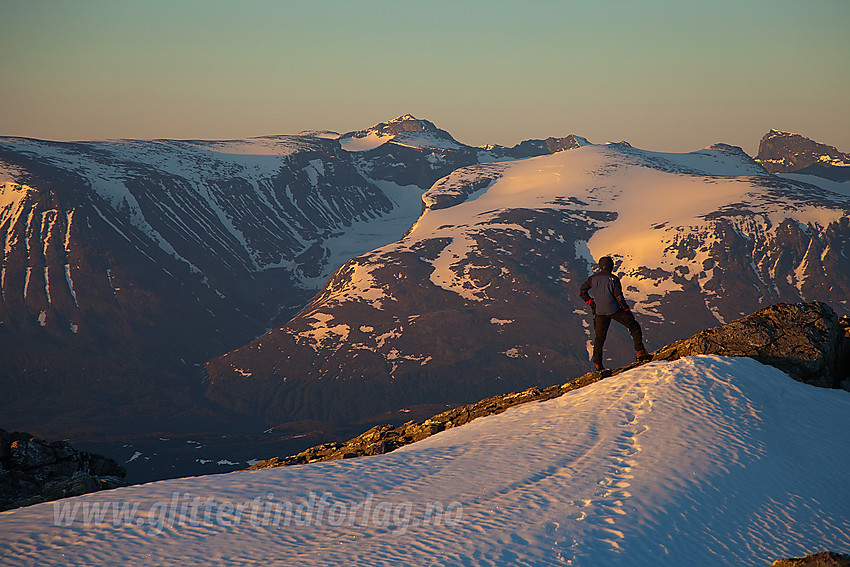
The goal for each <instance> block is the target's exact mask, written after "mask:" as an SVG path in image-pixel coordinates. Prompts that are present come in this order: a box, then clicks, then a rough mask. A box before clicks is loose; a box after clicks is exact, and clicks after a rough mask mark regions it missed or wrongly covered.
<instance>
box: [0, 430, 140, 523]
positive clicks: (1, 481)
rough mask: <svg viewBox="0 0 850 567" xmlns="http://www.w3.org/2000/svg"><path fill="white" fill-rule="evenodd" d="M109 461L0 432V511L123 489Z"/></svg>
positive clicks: (120, 475) (116, 469)
mask: <svg viewBox="0 0 850 567" xmlns="http://www.w3.org/2000/svg"><path fill="white" fill-rule="evenodd" d="M125 474H126V472H125V471H124V469H123V467H121V466H120V465H119V464H118V463H116V462H115V461H113V460H112V459H108V458H106V457H103V456H101V455H96V454H94V453H86V452H83V451H78V450H76V449H74V448H73V447H71V445H69V444H68V443H66V442H65V441H54V442H49V441H44V440H42V439H36V438H34V437H33V436H32V435H30V434H29V433H18V432H13V433H9V432H7V431H4V430H3V429H0V511H3V510H11V509H12V508H19V507H21V506H29V505H31V504H38V503H39V502H47V501H50V500H57V499H59V498H66V497H68V496H79V495H81V494H87V493H89V492H97V491H98V490H105V489H108V488H117V487H119V486H124V484H125V483H124V480H123V479H124V476H125Z"/></svg>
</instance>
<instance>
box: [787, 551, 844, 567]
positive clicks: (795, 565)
mask: <svg viewBox="0 0 850 567" xmlns="http://www.w3.org/2000/svg"><path fill="white" fill-rule="evenodd" d="M770 567H850V555H844V554H843V553H833V552H831V551H820V552H818V553H812V554H811V555H806V556H805V557H792V558H791V559H777V560H776V561H774V562H773V563H771V566H770Z"/></svg>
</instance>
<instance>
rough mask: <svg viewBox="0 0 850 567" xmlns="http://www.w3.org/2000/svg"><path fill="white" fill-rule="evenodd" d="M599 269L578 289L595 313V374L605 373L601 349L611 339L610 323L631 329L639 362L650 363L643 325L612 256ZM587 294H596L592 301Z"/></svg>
mask: <svg viewBox="0 0 850 567" xmlns="http://www.w3.org/2000/svg"><path fill="white" fill-rule="evenodd" d="M598 266H599V271H598V272H596V273H595V274H593V275H592V276H590V277H589V278H587V281H586V282H584V283H583V284H581V287H580V288H579V295H580V296H581V298H582V299H583V300H584V302H585V303H587V304H588V305H590V308H591V309H592V310H593V315H594V317H593V330H594V331H595V332H596V337H595V338H594V340H593V364H594V365H596V370H604V369H605V367H604V366H603V365H602V346H603V345H604V344H605V338H606V337H607V336H608V327H609V326H610V325H611V319H613V320H614V321H617V322H618V323H620V324H621V325H624V326H625V327H626V328H628V330H629V333H631V335H632V340H633V341H634V343H635V353H636V356H637V360H638V361H639V362H647V361H648V360H650V358H651V357H650V356H649V354H648V353H647V352H646V348H644V346H643V333H642V331H641V329H640V325H639V324H638V322H637V320H636V319H635V316H634V315H632V312H631V311H630V310H629V306H628V305H627V304H626V298H625V297H623V287H622V285H621V284H620V278H618V277H617V276H615V275H614V274H613V271H614V260H613V259H611V257H610V256H603V257H602V258H600V259H599V262H598ZM588 291H592V292H593V297H591V296H590V294H589V293H588Z"/></svg>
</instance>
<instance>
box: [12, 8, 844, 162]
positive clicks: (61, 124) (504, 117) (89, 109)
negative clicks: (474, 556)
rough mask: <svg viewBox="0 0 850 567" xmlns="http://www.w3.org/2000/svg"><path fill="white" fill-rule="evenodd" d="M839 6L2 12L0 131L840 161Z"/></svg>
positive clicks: (83, 136) (87, 136)
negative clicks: (401, 125) (400, 134)
mask: <svg viewBox="0 0 850 567" xmlns="http://www.w3.org/2000/svg"><path fill="white" fill-rule="evenodd" d="M848 29H850V1H848V0H807V1H802V0H791V1H786V0H711V1H709V0H705V1H698V2H697V1H689V0H645V1H631V0H581V1H572V0H553V1H548V0H541V1H534V0H528V1H525V2H518V1H503V0H486V1H485V0H477V1H476V0H420V1H417V2H413V1H407V0H339V1H336V0H304V1H287V0H279V1H275V0H240V1H238V2H237V1H227V2H226V1H221V0H178V1H174V0H167V1H163V0H144V1H142V0H137V1H132V2H131V1H125V0H73V1H67V0H58V1H45V0H0V71H2V85H0V135H15V136H27V137H34V138H45V139H55V140H72V139H76V140H82V139H102V138H238V137H249V136H261V135H267V134H294V133H297V132H299V131H301V130H305V129H328V130H335V131H338V132H346V131H349V130H356V129H361V128H366V127H369V126H371V125H373V124H375V123H377V122H381V121H385V120H388V119H391V118H394V117H396V116H399V115H401V114H404V113H411V114H413V115H415V116H417V117H419V118H427V119H429V120H431V121H432V122H434V123H436V124H437V126H439V127H441V128H443V129H446V130H448V131H449V132H451V133H452V134H453V135H454V137H455V138H456V139H458V140H459V141H461V142H464V143H467V144H471V145H480V144H486V143H498V144H504V145H513V144H516V143H518V142H520V141H521V140H523V139H527V138H545V137H547V136H565V135H567V134H570V133H575V134H579V135H583V136H585V137H587V138H588V139H590V141H592V142H605V141H616V140H628V141H629V142H631V143H632V144H633V145H635V146H639V147H642V148H646V149H655V150H668V151H690V150H694V149H698V148H701V147H704V146H707V145H709V144H712V143H714V142H721V141H722V142H726V143H730V144H735V145H740V146H742V147H743V148H744V149H745V150H747V151H748V152H750V153H754V152H755V151H756V148H757V146H758V141H759V139H760V138H761V136H762V135H763V134H765V133H766V132H767V131H768V130H769V129H770V128H777V129H780V130H790V131H793V132H798V133H801V134H804V135H807V136H809V137H812V138H814V139H816V140H818V141H821V142H824V143H827V144H830V145H835V146H837V147H838V148H839V149H841V150H843V151H848V152H850V109H848V102H850V33H848Z"/></svg>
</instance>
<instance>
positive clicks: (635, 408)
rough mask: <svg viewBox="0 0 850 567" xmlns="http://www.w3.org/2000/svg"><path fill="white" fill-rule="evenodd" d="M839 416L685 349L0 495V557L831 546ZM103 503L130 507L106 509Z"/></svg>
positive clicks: (843, 496)
mask: <svg viewBox="0 0 850 567" xmlns="http://www.w3.org/2000/svg"><path fill="white" fill-rule="evenodd" d="M848 428H850V394H848V393H847V392H844V391H840V390H827V389H819V388H815V387H812V386H808V385H805V384H802V383H799V382H796V381H793V380H791V379H790V378H789V377H788V376H786V375H784V374H783V373H781V372H780V371H778V370H776V369H774V368H771V367H766V366H762V365H760V364H759V363H757V362H755V361H753V360H751V359H725V358H719V357H713V356H697V357H691V358H685V359H681V360H677V361H675V362H663V363H651V364H648V365H645V366H643V367H640V368H637V369H634V370H631V371H629V372H625V373H622V374H620V375H618V376H615V377H613V378H608V379H605V380H603V381H601V382H597V383H595V384H592V385H590V386H587V387H585V388H581V389H579V390H576V391H573V392H570V393H567V394H565V395H563V396H562V397H560V398H556V399H554V400H550V401H548V402H542V403H531V404H526V405H522V406H518V407H515V408H512V409H509V410H508V411H506V412H505V413H503V414H499V415H494V416H490V417H486V418H480V419H478V420H475V421H474V422H472V423H470V424H467V425H465V426H463V427H458V428H454V429H450V430H447V431H444V432H442V433H439V434H437V435H434V436H432V437H429V438H428V439H426V440H424V441H421V442H419V443H416V444H413V445H408V446H406V447H403V448H401V449H399V450H397V451H395V452H393V453H390V454H386V455H380V456H375V457H366V458H361V459H354V460H342V461H333V462H327V463H315V464H308V465H302V466H298V467H284V468H274V469H265V470H261V471H251V472H240V473H232V474H227V475H216V476H207V477H198V478H186V479H179V480H171V481H162V482H157V483H153V484H148V485H143V486H134V487H128V488H122V489H117V490H114V491H108V492H102V493H97V494H92V495H87V496H83V497H77V498H73V499H68V500H63V501H59V502H56V503H46V504H40V505H37V506H32V507H29V508H23V509H19V510H13V511H9V512H5V513H3V514H0V527H2V529H3V533H4V536H5V537H4V540H3V542H2V543H0V549H4V557H5V558H6V561H7V562H8V564H9V565H10V566H14V565H28V564H31V563H32V562H33V561H39V562H45V563H51V564H52V563H57V562H61V563H62V564H64V565H89V564H93V563H100V564H106V563H110V564H124V565H128V564H140V563H145V564H158V565H177V564H186V563H191V564H193V565H236V564H240V565H241V564H247V563H251V564H259V563H266V562H274V561H276V560H278V559H279V558H280V557H286V558H287V563H288V564H291V565H310V566H314V565H343V564H344V565H363V566H366V565H368V566H370V567H371V566H381V565H399V564H407V565H425V564H434V563H439V564H441V565H447V566H449V565H450V566H456V565H457V566H459V565H470V564H476V565H477V564H481V565H484V564H513V565H554V564H558V565H572V566H577V567H581V566H596V565H629V566H650V565H659V564H664V565H694V566H697V567H699V566H714V565H741V566H753V567H755V566H758V567H761V566H763V565H767V564H769V563H770V562H771V561H772V560H774V559H777V558H779V557H788V556H799V555H804V554H805V553H808V552H811V551H813V550H817V549H822V548H828V549H832V550H835V551H839V552H845V553H846V552H848V551H850V547H848V541H850V538H848V535H850V520H848V517H847V514H846V510H847V509H850V495H848V492H847V491H846V490H843V489H842V486H841V485H840V479H836V478H835V476H834V474H833V471H835V470H843V469H846V468H848V467H850V460H848V459H849V457H848V452H847V451H846V450H845V449H846V447H845V445H846V440H845V439H844V437H843V433H842V432H845V431H847V430H848ZM193 503H194V504H193ZM100 506H104V507H105V508H103V516H102V517H100V516H99V515H98V510H99V509H100V508H99V507H100ZM113 506H114V507H117V509H118V511H119V515H118V516H117V517H116V516H114V514H113V511H112V507H113ZM122 506H127V507H128V509H130V508H131V507H133V506H135V511H134V512H133V514H131V515H129V516H121V515H120V512H121V509H122V508H121V507H122ZM299 506H300V507H299ZM240 507H241V510H240ZM75 510H76V514H74V511H75ZM92 510H94V512H92ZM287 510H288V512H287ZM434 510H438V511H439V516H438V517H437V519H436V521H435V515H434ZM85 515H88V517H89V518H90V521H89V523H88V525H86V524H85V522H84V519H83V518H84V516H85ZM13 551H14V552H13Z"/></svg>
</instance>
